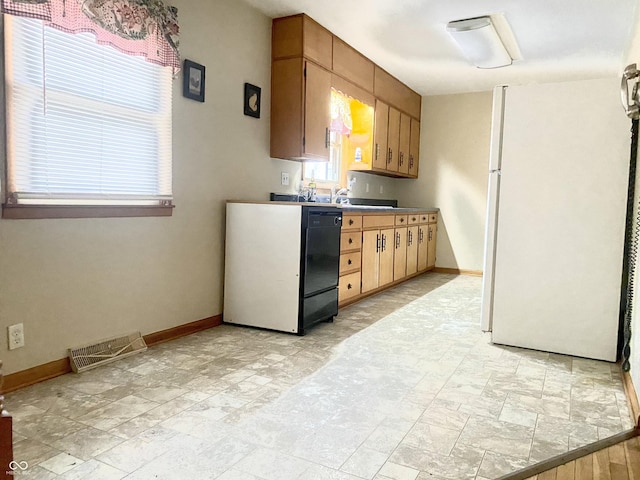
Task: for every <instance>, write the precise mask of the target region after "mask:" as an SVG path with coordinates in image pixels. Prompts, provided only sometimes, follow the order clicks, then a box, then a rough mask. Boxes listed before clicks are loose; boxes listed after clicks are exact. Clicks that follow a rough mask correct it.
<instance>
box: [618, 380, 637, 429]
mask: <svg viewBox="0 0 640 480" xmlns="http://www.w3.org/2000/svg"><path fill="white" fill-rule="evenodd" d="M622 384H623V385H624V393H625V395H626V397H627V401H628V402H629V407H630V409H631V416H632V417H633V422H634V424H635V425H636V427H638V428H640V405H639V404H638V395H637V394H636V389H635V388H634V386H633V381H632V380H631V374H630V373H629V372H622Z"/></svg>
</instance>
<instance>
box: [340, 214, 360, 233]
mask: <svg viewBox="0 0 640 480" xmlns="http://www.w3.org/2000/svg"><path fill="white" fill-rule="evenodd" d="M361 228H362V215H343V216H342V230H360V229H361Z"/></svg>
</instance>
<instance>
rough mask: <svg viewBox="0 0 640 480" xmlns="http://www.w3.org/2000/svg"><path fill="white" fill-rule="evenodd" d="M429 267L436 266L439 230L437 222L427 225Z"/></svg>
mask: <svg viewBox="0 0 640 480" xmlns="http://www.w3.org/2000/svg"><path fill="white" fill-rule="evenodd" d="M427 229H428V232H427V252H428V253H427V268H433V267H435V266H436V232H437V230H438V224H437V223H430V224H429V225H427Z"/></svg>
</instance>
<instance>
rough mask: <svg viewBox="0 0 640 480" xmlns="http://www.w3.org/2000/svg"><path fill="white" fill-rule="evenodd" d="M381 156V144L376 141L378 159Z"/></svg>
mask: <svg viewBox="0 0 640 480" xmlns="http://www.w3.org/2000/svg"><path fill="white" fill-rule="evenodd" d="M378 158H380V144H379V143H376V160H378Z"/></svg>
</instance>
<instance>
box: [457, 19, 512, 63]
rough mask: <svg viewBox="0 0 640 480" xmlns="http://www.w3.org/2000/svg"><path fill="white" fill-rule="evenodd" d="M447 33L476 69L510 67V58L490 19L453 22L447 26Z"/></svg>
mask: <svg viewBox="0 0 640 480" xmlns="http://www.w3.org/2000/svg"><path fill="white" fill-rule="evenodd" d="M447 31H448V32H449V33H450V34H451V36H452V37H453V39H454V40H455V41H456V42H458V45H460V48H461V49H462V51H463V53H464V55H465V57H467V59H468V60H469V61H471V62H472V63H473V64H474V65H475V66H476V67H478V68H497V67H505V66H507V65H511V62H512V58H511V56H510V55H509V53H508V52H507V50H506V49H505V47H504V44H503V43H502V40H501V39H500V36H499V35H498V32H497V31H496V29H495V27H494V26H493V23H492V22H491V17H476V18H468V19H465V20H455V21H453V22H449V23H448V24H447Z"/></svg>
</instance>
